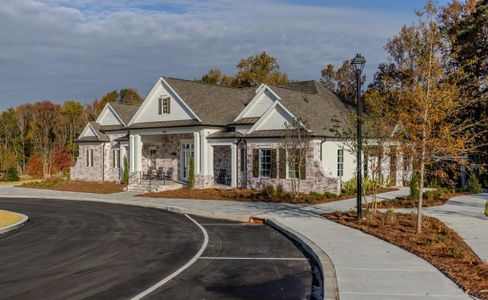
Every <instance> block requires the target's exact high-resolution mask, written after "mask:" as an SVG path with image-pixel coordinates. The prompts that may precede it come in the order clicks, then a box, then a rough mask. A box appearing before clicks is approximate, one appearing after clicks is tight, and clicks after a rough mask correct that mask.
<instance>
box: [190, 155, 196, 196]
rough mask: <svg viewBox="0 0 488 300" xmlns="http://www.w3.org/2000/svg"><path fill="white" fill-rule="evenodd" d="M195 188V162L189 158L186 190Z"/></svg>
mask: <svg viewBox="0 0 488 300" xmlns="http://www.w3.org/2000/svg"><path fill="white" fill-rule="evenodd" d="M194 187H195V162H194V160H193V157H192V158H190V170H189V171H188V188H189V189H192V188H194Z"/></svg>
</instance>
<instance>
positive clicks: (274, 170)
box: [270, 149, 278, 178]
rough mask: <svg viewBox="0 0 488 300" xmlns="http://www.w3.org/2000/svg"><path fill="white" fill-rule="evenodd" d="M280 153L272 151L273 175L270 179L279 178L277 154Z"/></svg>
mask: <svg viewBox="0 0 488 300" xmlns="http://www.w3.org/2000/svg"><path fill="white" fill-rule="evenodd" d="M277 152H278V151H276V149H271V175H270V177H271V178H277V175H278V174H277V173H276V167H277V165H276V160H277V159H276V155H277V154H278V153H277Z"/></svg>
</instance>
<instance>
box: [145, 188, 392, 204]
mask: <svg viewBox="0 0 488 300" xmlns="http://www.w3.org/2000/svg"><path fill="white" fill-rule="evenodd" d="M392 190H397V189H396V188H386V189H382V190H381V191H380V192H386V191H392ZM138 197H149V198H176V199H202V200H237V201H244V202H258V201H259V202H276V203H308V204H319V203H327V202H332V201H339V200H344V199H350V198H353V197H355V195H345V194H343V195H339V196H337V195H335V194H331V193H324V194H320V193H310V194H300V195H299V196H298V197H297V198H296V199H293V198H292V197H291V196H290V194H289V193H282V194H281V195H280V193H278V192H274V193H273V192H268V193H267V192H266V191H255V190H250V189H239V188H236V189H215V188H213V189H178V190H171V191H163V192H157V193H147V194H142V195H138Z"/></svg>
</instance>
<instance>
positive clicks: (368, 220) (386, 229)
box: [324, 211, 488, 299]
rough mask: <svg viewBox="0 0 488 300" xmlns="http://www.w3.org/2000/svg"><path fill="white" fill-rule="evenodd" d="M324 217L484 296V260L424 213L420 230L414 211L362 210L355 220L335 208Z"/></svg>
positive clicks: (487, 281) (487, 286) (487, 267)
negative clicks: (362, 214) (409, 255)
mask: <svg viewBox="0 0 488 300" xmlns="http://www.w3.org/2000/svg"><path fill="white" fill-rule="evenodd" d="M324 217H325V218H327V219H329V220H331V221H334V222H337V223H339V224H342V225H345V226H349V227H352V228H356V229H359V230H361V231H363V232H365V233H368V234H371V235H374V236H376V237H378V238H380V239H383V240H385V241H388V242H390V243H392V244H395V245H397V246H399V247H401V248H403V249H405V250H407V251H409V252H412V253H413V254H415V255H417V256H419V257H421V258H423V259H424V260H426V261H428V262H429V263H431V264H432V265H433V266H435V267H436V268H437V269H439V270H440V271H441V272H442V273H444V274H445V275H446V276H447V277H449V278H451V280H452V281H454V282H455V283H457V284H458V285H459V286H460V287H461V288H462V289H463V290H464V291H465V292H467V293H468V294H470V295H472V296H475V297H478V298H480V299H488V263H486V262H483V261H482V260H481V259H480V258H479V257H478V256H476V254H475V253H474V252H473V251H472V250H471V248H470V247H469V246H468V245H467V244H466V243H465V242H464V241H463V240H462V239H461V237H459V235H458V234H457V233H456V232H455V231H453V230H451V229H450V228H448V227H447V226H446V225H444V223H442V222H441V221H439V220H438V219H436V218H432V217H424V221H423V229H422V230H423V232H422V233H421V234H420V235H417V234H416V233H415V228H416V217H417V216H416V215H415V214H400V213H395V212H391V211H389V212H385V213H382V212H376V213H372V212H371V213H368V214H365V219H364V220H361V221H360V222H358V221H357V220H356V216H355V213H353V212H335V213H329V214H324Z"/></svg>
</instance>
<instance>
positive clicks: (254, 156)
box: [252, 149, 259, 177]
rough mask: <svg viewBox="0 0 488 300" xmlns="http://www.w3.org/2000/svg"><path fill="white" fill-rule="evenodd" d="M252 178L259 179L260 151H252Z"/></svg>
mask: <svg viewBox="0 0 488 300" xmlns="http://www.w3.org/2000/svg"><path fill="white" fill-rule="evenodd" d="M252 159H253V161H252V176H253V177H259V149H253V150H252Z"/></svg>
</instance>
